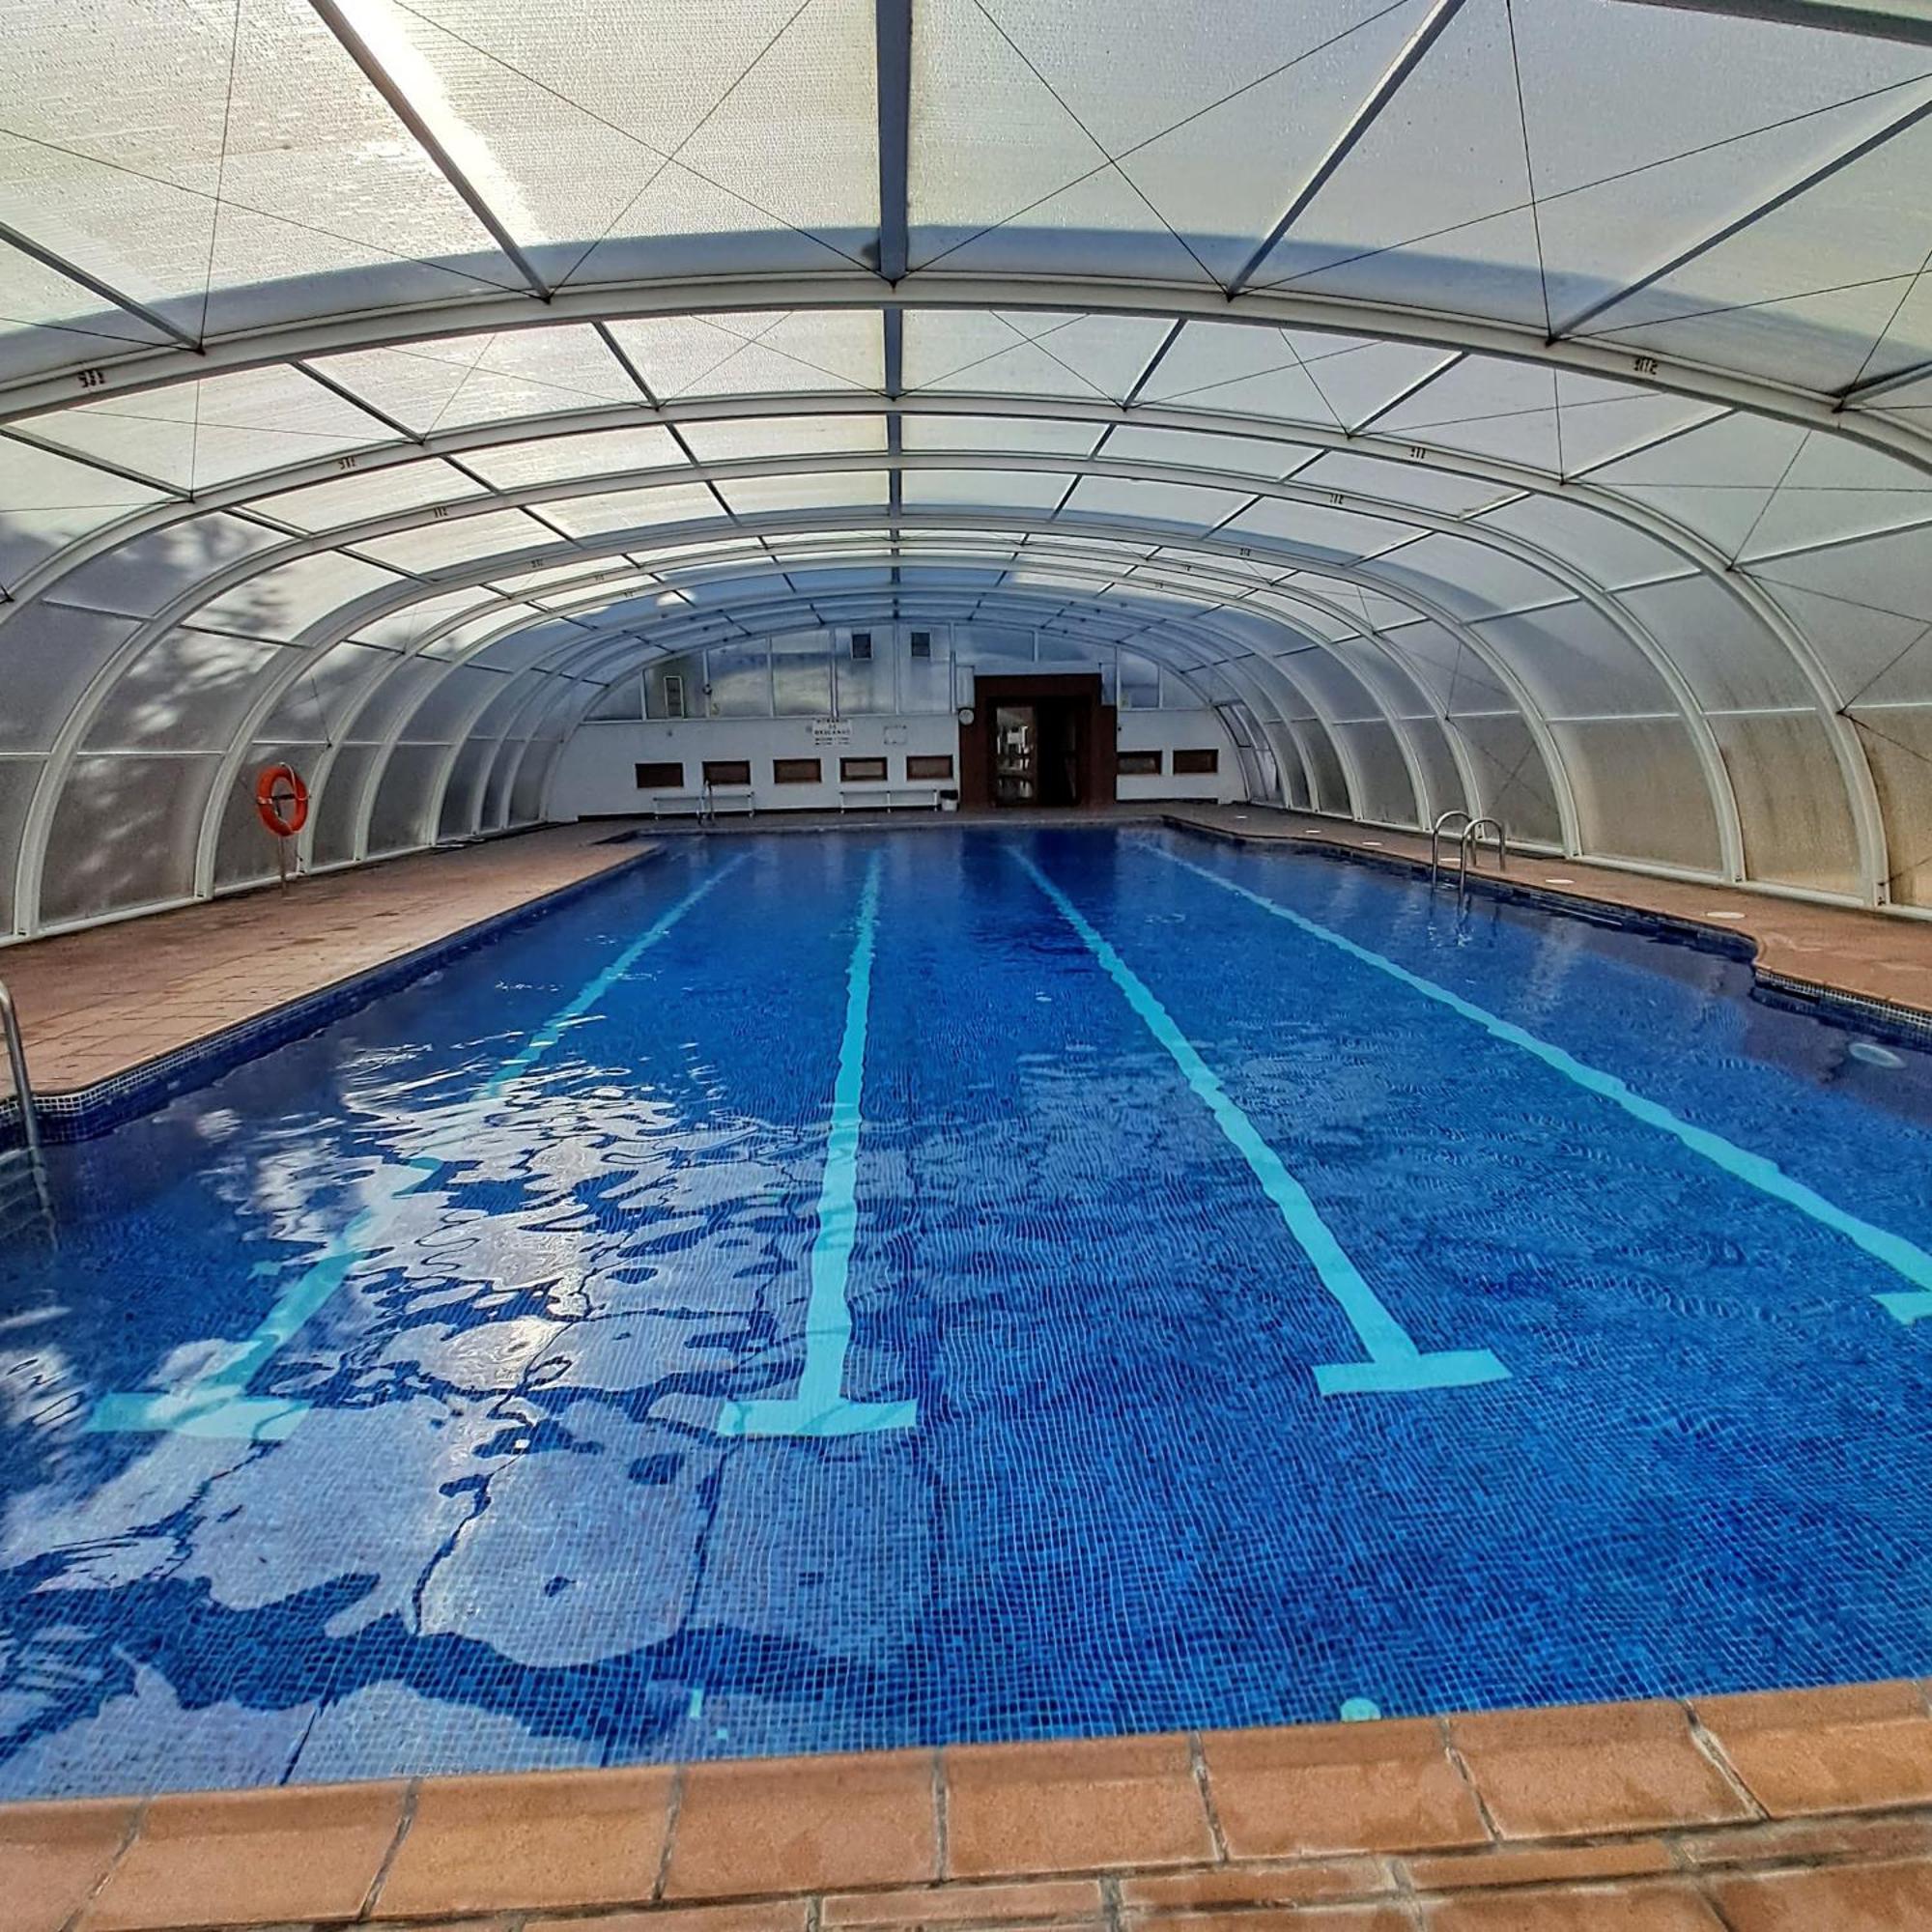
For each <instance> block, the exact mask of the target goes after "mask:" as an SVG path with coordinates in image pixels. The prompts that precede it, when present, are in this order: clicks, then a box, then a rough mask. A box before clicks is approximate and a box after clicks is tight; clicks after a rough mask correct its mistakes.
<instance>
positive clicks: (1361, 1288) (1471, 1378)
mask: <svg viewBox="0 0 1932 1932" xmlns="http://www.w3.org/2000/svg"><path fill="white" fill-rule="evenodd" d="M1012 856H1013V858H1014V859H1016V860H1017V861H1018V862H1019V864H1020V865H1021V866H1023V867H1025V868H1026V870H1027V871H1028V873H1030V874H1031V875H1032V878H1033V881H1034V883H1035V884H1036V885H1037V886H1038V888H1039V889H1040V891H1041V892H1043V893H1044V894H1045V895H1047V897H1048V898H1050V899H1051V900H1052V901H1053V903H1054V904H1055V906H1057V907H1058V908H1059V910H1060V915H1061V917H1062V918H1063V919H1065V921H1066V923H1067V924H1068V925H1070V926H1071V927H1072V928H1073V930H1074V931H1075V932H1076V933H1077V934H1078V935H1079V937H1080V941H1081V943H1082V944H1083V945H1084V946H1085V947H1086V948H1087V950H1088V952H1091V953H1092V954H1093V955H1094V958H1095V959H1097V960H1098V961H1099V962H1100V967H1101V970H1102V971H1103V972H1105V974H1106V975H1107V977H1108V978H1109V979H1110V980H1113V982H1114V984H1115V985H1117V986H1118V987H1119V988H1120V989H1121V991H1122V993H1123V994H1124V995H1125V996H1126V1001H1127V1004H1128V1006H1130V1007H1131V1008H1132V1009H1134V1011H1135V1013H1136V1014H1137V1015H1138V1016H1139V1018H1140V1020H1141V1023H1142V1024H1143V1025H1144V1026H1145V1027H1146V1028H1147V1030H1148V1031H1149V1032H1150V1033H1151V1034H1152V1035H1153V1037H1154V1038H1155V1039H1156V1040H1158V1041H1159V1042H1160V1044H1161V1045H1162V1046H1163V1047H1165V1048H1166V1049H1167V1052H1168V1055H1169V1057H1170V1058H1171V1059H1172V1060H1173V1062H1174V1064H1175V1065H1177V1066H1178V1067H1179V1068H1180V1071H1181V1073H1182V1074H1183V1075H1184V1076H1185V1077H1186V1080H1187V1084H1188V1085H1189V1086H1190V1087H1191V1088H1192V1089H1193V1090H1194V1092H1195V1093H1196V1094H1199V1095H1200V1097H1201V1098H1202V1099H1203V1100H1204V1101H1205V1102H1206V1103H1207V1106H1208V1112H1209V1113H1210V1114H1212V1115H1213V1117H1214V1122H1215V1124H1216V1125H1217V1126H1218V1127H1219V1128H1220V1129H1221V1131H1222V1133H1223V1134H1224V1135H1225V1136H1226V1137H1227V1139H1228V1141H1229V1142H1230V1144H1231V1145H1232V1146H1233V1147H1234V1149H1235V1151H1236V1152H1237V1153H1238V1154H1239V1155H1240V1156H1241V1158H1242V1159H1243V1160H1245V1161H1246V1162H1247V1164H1248V1167H1249V1169H1250V1171H1251V1172H1252V1173H1253V1175H1254V1177H1255V1179H1257V1180H1259V1181H1260V1182H1261V1184H1262V1192H1263V1193H1264V1194H1265V1195H1266V1196H1267V1198H1268V1199H1269V1200H1270V1201H1271V1202H1273V1203H1274V1205H1275V1207H1276V1208H1277V1209H1278V1210H1279V1211H1280V1214H1281V1218H1282V1220H1283V1221H1284V1222H1285V1223H1286V1224H1287V1227H1288V1232H1289V1233H1290V1234H1291V1235H1293V1236H1294V1238H1295V1240H1296V1242H1297V1243H1299V1245H1300V1248H1301V1251H1302V1253H1303V1254H1305V1255H1306V1256H1307V1257H1308V1259H1309V1261H1310V1263H1311V1264H1313V1265H1314V1268H1315V1272H1316V1274H1317V1276H1318V1277H1319V1278H1320V1279H1321V1286H1322V1287H1323V1288H1325V1289H1326V1290H1327V1291H1328V1293H1329V1294H1330V1296H1332V1297H1333V1299H1334V1301H1335V1303H1336V1305H1337V1306H1338V1307H1339V1308H1340V1309H1341V1311H1342V1313H1343V1315H1344V1317H1345V1318H1346V1319H1347V1321H1348V1323H1349V1325H1350V1327H1351V1328H1352V1329H1353V1330H1354V1331H1355V1334H1356V1336H1357V1338H1358V1339H1359V1340H1360V1342H1361V1344H1362V1347H1363V1348H1364V1349H1366V1350H1368V1354H1369V1359H1368V1360H1367V1361H1366V1362H1322V1363H1319V1364H1318V1365H1317V1367H1316V1370H1315V1381H1316V1386H1317V1387H1318V1388H1320V1389H1321V1393H1322V1394H1323V1395H1359V1394H1372V1393H1389V1392H1393V1391H1400V1390H1408V1389H1425V1388H1464V1387H1467V1386H1468V1385H1469V1384H1471V1383H1473V1382H1493V1381H1501V1380H1503V1379H1504V1378H1506V1377H1507V1376H1508V1375H1509V1371H1508V1370H1507V1369H1506V1368H1504V1367H1503V1365H1502V1363H1501V1362H1499V1361H1498V1360H1497V1359H1496V1358H1495V1356H1494V1355H1492V1354H1491V1352H1490V1351H1489V1350H1487V1349H1445V1350H1431V1351H1427V1352H1425V1351H1424V1350H1420V1349H1418V1348H1417V1347H1416V1346H1415V1344H1414V1343H1413V1342H1412V1341H1411V1340H1410V1339H1409V1336H1408V1331H1407V1330H1406V1328H1405V1327H1404V1326H1403V1325H1402V1323H1401V1322H1400V1321H1397V1320H1396V1319H1395V1317H1394V1316H1393V1315H1391V1314H1390V1313H1389V1311H1388V1310H1387V1309H1386V1308H1385V1307H1383V1306H1382V1303H1381V1299H1380V1297H1379V1296H1378V1294H1377V1293H1376V1292H1375V1290H1374V1289H1372V1288H1371V1287H1370V1286H1369V1284H1368V1283H1367V1282H1366V1281H1365V1280H1364V1279H1363V1278H1362V1273H1361V1270H1360V1269H1359V1268H1357V1267H1356V1265H1355V1264H1354V1263H1353V1262H1351V1261H1350V1259H1349V1257H1348V1255H1347V1254H1346V1253H1344V1251H1343V1248H1342V1244H1341V1242H1340V1241H1338V1240H1337V1239H1336V1238H1335V1236H1334V1235H1333V1233H1331V1232H1330V1230H1329V1227H1328V1224H1327V1223H1326V1222H1325V1221H1324V1220H1322V1218H1321V1213H1320V1212H1319V1211H1318V1210H1317V1208H1316V1206H1315V1203H1314V1202H1313V1201H1311V1200H1310V1199H1309V1197H1308V1191H1307V1189H1306V1188H1304V1187H1303V1186H1302V1184H1301V1183H1300V1182H1299V1181H1298V1180H1296V1179H1295V1178H1294V1177H1293V1175H1292V1174H1290V1173H1289V1171H1288V1169H1287V1168H1286V1167H1285V1166H1283V1164H1282V1161H1281V1157H1280V1155H1278V1154H1277V1153H1276V1152H1275V1151H1274V1150H1273V1149H1272V1148H1271V1147H1269V1146H1268V1144H1267V1142H1266V1141H1264V1139H1263V1138H1262V1136H1261V1133H1260V1130H1259V1129H1258V1128H1257V1127H1256V1126H1255V1123H1254V1122H1252V1121H1251V1120H1249V1118H1248V1117H1247V1115H1246V1114H1245V1113H1244V1112H1242V1110H1241V1108H1240V1107H1239V1106H1237V1105H1236V1102H1235V1101H1234V1099H1233V1098H1232V1097H1231V1096H1230V1095H1229V1093H1228V1090H1227V1089H1226V1088H1225V1087H1223V1086H1222V1084H1221V1082H1220V1080H1219V1079H1218V1078H1217V1077H1216V1075H1215V1073H1214V1070H1213V1068H1212V1067H1210V1066H1209V1065H1208V1063H1207V1062H1206V1061H1205V1060H1203V1059H1202V1057H1201V1055H1200V1053H1199V1051H1198V1050H1197V1049H1196V1048H1195V1046H1194V1044H1193V1042H1192V1041H1191V1040H1189V1039H1188V1037H1186V1035H1185V1034H1183V1033H1182V1032H1181V1031H1180V1029H1179V1027H1178V1026H1177V1025H1176V1024H1175V1023H1174V1018H1173V1015H1172V1014H1170V1013H1169V1011H1168V1010H1167V1009H1166V1008H1165V1007H1164V1006H1162V1005H1161V1003H1160V1001H1159V1000H1158V999H1157V998H1156V997H1155V995H1154V993H1153V992H1152V990H1151V988H1150V987H1149V986H1148V984H1147V982H1146V981H1145V980H1142V979H1141V977H1140V976H1139V975H1138V974H1137V973H1136V972H1135V971H1134V970H1133V968H1132V967H1131V966H1129V965H1128V964H1127V962H1126V961H1125V960H1124V959H1122V957H1121V955H1120V954H1119V953H1118V952H1115V951H1114V949H1113V947H1112V946H1110V945H1109V944H1108V943H1107V941H1106V940H1105V939H1103V938H1102V937H1101V936H1100V934H1099V933H1098V932H1097V931H1095V930H1094V927H1093V925H1091V924H1090V923H1088V921H1087V919H1086V918H1085V916H1084V915H1083V914H1082V913H1081V911H1080V909H1079V907H1077V906H1076V905H1075V904H1074V903H1073V901H1072V900H1071V899H1070V898H1068V897H1067V896H1066V895H1065V893H1064V892H1062V891H1061V889H1060V888H1059V887H1058V886H1057V885H1055V884H1054V883H1053V881H1052V880H1051V879H1049V878H1048V877H1047V876H1046V874H1045V873H1044V872H1042V871H1041V870H1040V868H1039V867H1037V866H1036V865H1035V864H1034V862H1033V861H1032V860H1031V859H1029V858H1028V857H1027V856H1026V854H1025V853H1024V852H1020V851H1017V850H1015V851H1014V852H1013V853H1012Z"/></svg>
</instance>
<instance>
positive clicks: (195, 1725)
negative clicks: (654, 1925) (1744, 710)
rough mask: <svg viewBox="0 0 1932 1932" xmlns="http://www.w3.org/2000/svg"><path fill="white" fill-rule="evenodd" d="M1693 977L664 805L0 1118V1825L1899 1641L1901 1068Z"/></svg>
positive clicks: (1907, 1342)
mask: <svg viewBox="0 0 1932 1932" xmlns="http://www.w3.org/2000/svg"><path fill="white" fill-rule="evenodd" d="M1748 987H1749V974H1748V970H1747V968H1746V967H1745V966H1743V965H1742V964H1740V963H1738V962H1737V961H1735V960H1733V959H1730V958H1727V957H1724V956H1722V955H1720V954H1719V953H1715V952H1701V951H1696V950H1693V949H1690V948H1688V947H1685V946H1683V945H1680V944H1677V943H1673V942H1671V941H1668V940H1664V939H1661V938H1656V937H1649V936H1644V935H1641V934H1638V933H1634V932H1629V931H1622V930H1617V929H1611V928H1605V927H1602V926H1598V925H1594V924H1590V923H1583V922H1581V921H1578V920H1575V919H1569V918H1564V917H1560V916H1555V915H1548V914H1544V913H1540V912H1536V911H1531V910H1526V909H1515V908H1498V907H1495V906H1492V905H1482V906H1478V907H1477V908H1476V909H1475V910H1474V911H1473V912H1472V914H1471V915H1470V916H1469V917H1468V918H1467V919H1466V920H1461V921H1459V919H1458V918H1457V916H1456V913H1455V910H1454V907H1453V904H1452V903H1451V900H1450V898H1449V897H1448V895H1442V896H1438V897H1436V898H1435V899H1432V898H1431V897H1430V895H1429V894H1428V893H1427V891H1426V890H1425V889H1424V888H1423V887H1421V886H1420V885H1418V884H1416V883H1413V882H1411V881H1409V880H1408V879H1406V878H1405V877H1401V876H1398V875H1395V874H1392V873H1385V872H1381V871H1378V870H1375V869H1371V868H1368V867H1356V866H1350V865H1346V864H1341V863H1338V862H1333V861H1325V860H1322V859H1319V858H1313V857H1303V856H1290V855H1286V854H1270V853H1262V852H1255V851H1248V850H1243V849H1236V848H1232V847H1225V846H1220V845H1215V844H1210V843H1208V842H1206V841H1200V840H1192V839H1188V838H1184V837H1182V836H1179V835H1174V834H1157V833H1151V832H1137V833H1127V834H1114V833H1105V832H1097V831H1095V832H1084V831H1083V832H1061V831H1037V832H1027V831H1025V830H1015V831H1013V832H1011V833H1007V832H1004V831H1002V832H1001V833H999V834H993V833H986V832H958V833H955V832H951V831H946V832H941V831H932V832H922V833H920V834H918V835H916V836H915V835H905V836H895V837H891V838H876V837H872V838H868V837H861V836H854V837H849V838H845V837H840V838H802V837H796V836H768V837H747V838H728V839H702V840H701V839H695V838H693V839H679V840H674V841H672V842H671V844H670V846H669V848H668V850H667V851H666V853H665V854H664V855H663V856H661V857H659V858H657V859H655V860H653V861H650V862H649V863H647V864H645V865H644V866H642V867H639V868H638V869H637V870H636V871H635V872H633V873H631V874H629V875H628V876H627V877H626V878H625V879H623V880H622V881H619V882H617V883H613V884H612V885H611V886H609V887H607V888H605V889H602V890H600V891H598V892H596V893H594V894H592V895H588V896H585V897H583V898H582V899H580V900H578V901H576V902H575V903H573V904H571V905H569V906H568V907H566V908H564V909H561V910H559V911H557V912H555V913H554V914H552V915H550V916H547V917H545V918H544V919H542V920H540V921H538V922H536V923H532V924H530V925H529V926H527V927H525V928H523V929H520V930H518V931H516V932H514V933H512V934H510V935H508V936H506V937H504V938H501V939H499V940H497V941H496V942H494V943H492V944H491V945H489V946H488V947H486V948H484V949H482V950H480V951H478V952H472V953H470V954H468V955H466V956H464V957H461V958H459V959H457V960H455V961H453V962H452V963H450V964H448V965H446V966H445V967H444V968H443V969H442V970H441V971H440V973H438V974H436V975H433V976H432V977H431V978H429V979H427V980H422V981H419V982H418V983H416V984H414V985H412V986H411V987H409V988H407V989H405V990H403V991H401V992H398V993H395V994H392V995H390V996H387V997H385V998H384V999H381V1000H379V1001H377V1002H376V1003H374V1004H372V1005H370V1006H368V1007H367V1008H365V1009H362V1010H361V1011H359V1012H357V1013H355V1014H354V1015H352V1016H350V1017H348V1018H346V1019H343V1020H341V1021H339V1022H338V1023H336V1024H334V1025H332V1026H330V1027H328V1028H327V1030H326V1031H324V1032H322V1033H320V1034H318V1035H316V1036H314V1037H310V1038H308V1039H305V1040H303V1041H300V1042H298V1043H297V1044H296V1045H293V1046H290V1047H286V1048H284V1049H282V1050H280V1051H278V1052H276V1053H274V1054H273V1055H271V1056H270V1057H268V1058H266V1059H263V1060H260V1061H257V1062H254V1063H251V1064H250V1065H245V1066H243V1067H241V1068H240V1069H238V1070H236V1071H234V1072H231V1073H229V1074H228V1075H226V1076H225V1077H223V1078H221V1079H220V1080H218V1081H217V1082H215V1083H214V1084H213V1085H211V1086H209V1087H207V1088H205V1089H203V1090H202V1091H200V1092H197V1093H195V1094H191V1095H188V1096H186V1097H185V1098H183V1099H181V1100H179V1101H177V1102H176V1103H174V1104H173V1105H171V1106H170V1107H168V1108H167V1109H166V1110H165V1111H163V1112H161V1113H159V1114H157V1115H155V1116H152V1117H149V1118H146V1119H143V1120H140V1121H137V1122H132V1123H130V1124H128V1125H127V1126H124V1127H121V1128H119V1129H117V1130H116V1131H115V1132H113V1133H112V1134H110V1135H108V1136H106V1137H104V1138H103V1139H100V1140H98V1141H95V1142H92V1143H88V1144H85V1145H82V1146H79V1147H73V1148H65V1149H59V1150H56V1151H55V1158H56V1159H57V1162H58V1166H59V1171H58V1174H57V1177H56V1179H57V1183H58V1187H59V1191H60V1195H61V1198H62V1201H63V1204H64V1228H63V1239H62V1246H61V1248H60V1250H59V1253H58V1255H57V1256H55V1257H53V1258H52V1259H51V1260H50V1259H49V1258H48V1257H47V1255H46V1254H45V1253H44V1252H43V1251H42V1250H41V1249H39V1248H38V1247H35V1246H33V1245H31V1244H29V1243H25V1242H22V1243H21V1244H19V1245H18V1246H17V1247H15V1248H12V1249H9V1250H8V1251H6V1252H5V1253H4V1254H0V1398H4V1404H0V1428H4V1434H0V1495H4V1507H5V1517H4V1530H3V1531H0V1796H6V1797H19V1796H25V1795H28V1794H38V1793H56V1792H80V1791H96V1790H124V1789H144V1788H157V1787H165V1786H183V1785H203V1784H240V1783H255V1782H272V1781H274V1780H277V1779H284V1778H298V1779H321V1778H334V1777H343V1776H378V1775H384V1774H393V1773H402V1772H438V1771H454V1770H473V1769H484V1768H508V1767H521V1766H533V1765H557V1764H596V1763H610V1762H620V1761H625V1760H635V1759H644V1758H674V1757H694V1756H707V1755H714V1756H715V1755H738V1754H748V1753H755V1752H773V1751H792V1750H810V1749H822V1748H836V1747H873V1746H892V1745H904V1744H913V1743H930V1742H936V1741H945V1740H963V1739H1002V1738H1021V1737H1036V1736H1043V1735H1051V1734H1056V1733H1068V1732H1094V1731H1116V1730H1152V1729H1164V1728H1170V1727H1177V1726H1194V1725H1203V1726H1206V1725H1218V1724H1239V1723H1259V1722H1274V1721H1289V1720H1296V1719H1328V1718H1333V1717H1334V1716H1336V1715H1337V1714H1338V1712H1340V1711H1341V1710H1342V1708H1343V1707H1344V1706H1345V1705H1348V1706H1350V1708H1351V1709H1362V1708H1366V1707H1367V1706H1373V1707H1374V1708H1375V1709H1378V1710H1379V1711H1381V1712H1384V1713H1387V1714H1391V1715H1393V1714H1398V1713H1406V1712H1417V1711H1434V1710H1447V1709H1455V1708H1463V1707H1469V1706H1480V1705H1494V1704H1504V1703H1522V1702H1539V1701H1555V1700H1574V1699H1579V1698H1594V1697H1611V1696H1627V1695H1646V1694H1664V1693H1683V1692H1696V1691H1711V1690H1730V1689H1737V1688H1744V1687H1753V1686H1762V1685H1776V1684H1804V1683H1816V1682H1823V1681H1833V1680H1839V1679H1848V1678H1859V1677H1873V1676H1889V1675H1893V1674H1901V1673H1907V1672H1923V1671H1926V1670H1928V1669H1932V1441H1928V1435H1927V1431H1926V1429H1925V1426H1924V1420H1923V1418H1924V1416H1925V1414H1926V1412H1927V1404H1928V1400H1932V1320H1928V1321H1924V1322H1923V1323H1922V1324H1918V1325H1915V1322H1916V1320H1917V1316H1918V1310H1919V1307H1920V1306H1921V1305H1922V1306H1927V1307H1932V1298H1924V1297H1927V1293H1928V1289H1932V1259H1928V1254H1932V1183H1928V1175H1932V1064H1928V1061H1927V1060H1926V1058H1925V1057H1923V1056H1920V1055H1918V1054H1916V1053H1914V1052H1912V1051H1910V1050H1908V1049H1904V1048H1894V1049H1893V1050H1892V1051H1890V1052H1889V1054H1880V1055H1878V1056H1876V1057H1875V1059H1873V1058H1865V1057H1861V1054H1858V1053H1854V1052H1853V1051H1852V1048H1853V1046H1854V1044H1855V1043H1857V1041H1858V1036H1857V1035H1856V1034H1855V1033H1854V1032H1851V1031H1848V1030H1846V1029H1844V1028H1841V1027H1839V1026H1836V1025H1833V1024H1829V1023H1827V1022H1825V1021H1823V1020H1821V1019H1819V1018H1817V1017H1814V1016H1810V1015H1806V1014H1801V1013H1796V1012H1790V1011H1784V1010H1779V1009H1775V1008H1772V1007H1770V1006H1768V1005H1765V1004H1763V1003H1761V1002H1757V1001H1753V1000H1751V999H1750V998H1748V997H1747V993H1748ZM1887 1062H1889V1064H1885V1063H1887ZM1915 1297H1921V1298H1924V1299H1922V1300H1915Z"/></svg>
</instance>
